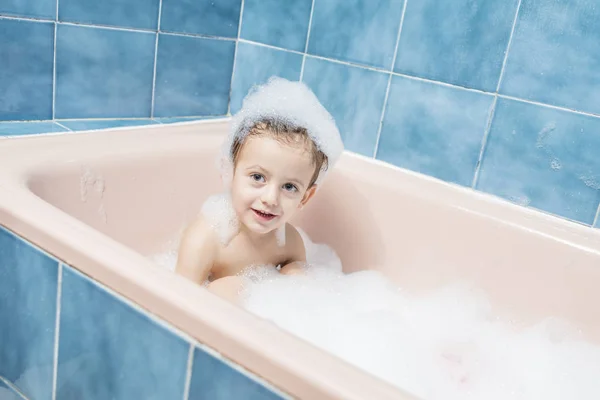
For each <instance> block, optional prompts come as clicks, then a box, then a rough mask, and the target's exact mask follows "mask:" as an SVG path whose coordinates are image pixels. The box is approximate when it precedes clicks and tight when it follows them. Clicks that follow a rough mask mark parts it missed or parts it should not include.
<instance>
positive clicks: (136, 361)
mask: <svg viewBox="0 0 600 400" xmlns="http://www.w3.org/2000/svg"><path fill="white" fill-rule="evenodd" d="M189 347H190V345H189V344H188V343H187V342H186V341H184V340H183V339H182V338H180V337H178V336H176V335H175V334H174V333H172V332H170V331H168V330H167V329H166V328H164V327H162V326H159V325H158V324H157V323H156V322H154V321H153V320H151V319H150V318H149V317H148V316H147V315H145V314H143V313H142V312H140V311H137V310H135V309H133V308H132V307H131V306H129V305H128V304H125V303H124V302H122V301H121V300H119V299H118V298H116V297H115V296H114V295H112V294H110V293H108V292H107V291H105V290H104V289H103V288H101V287H99V286H98V285H97V284H96V283H94V282H92V281H90V280H89V279H87V278H86V277H84V276H82V275H81V274H80V273H78V272H75V271H74V270H73V269H71V268H70V267H64V268H63V278H62V294H61V310H60V341H59V355H58V371H57V393H56V398H57V399H61V400H71V399H73V400H76V399H77V400H79V399H86V400H104V399H113V400H129V399H182V398H183V393H184V387H185V376H186V368H187V359H188V353H189Z"/></svg>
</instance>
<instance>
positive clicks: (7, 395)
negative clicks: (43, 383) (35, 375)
mask: <svg viewBox="0 0 600 400" xmlns="http://www.w3.org/2000/svg"><path fill="white" fill-rule="evenodd" d="M0 399H2V400H27V399H25V398H24V397H23V396H21V395H20V394H19V393H17V392H16V391H14V390H12V388H10V387H9V386H8V385H7V384H6V383H5V382H4V381H3V380H2V379H0Z"/></svg>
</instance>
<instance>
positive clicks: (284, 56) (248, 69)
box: [230, 42, 302, 114]
mask: <svg viewBox="0 0 600 400" xmlns="http://www.w3.org/2000/svg"><path fill="white" fill-rule="evenodd" d="M301 68H302V56H301V55H300V54H296V53H289V52H287V51H282V50H277V49H272V48H268V47H264V46H257V45H254V44H249V43H243V42H240V43H238V48H237V55H236V57H235V72H234V74H233V82H232V84H231V107H230V108H231V113H232V114H235V113H236V112H238V110H239V109H240V108H241V107H242V101H243V100H244V97H246V95H247V94H248V91H249V90H250V89H251V88H252V86H253V85H261V84H263V83H265V82H267V80H269V78H270V77H271V76H279V77H281V78H285V79H288V80H290V81H297V80H298V79H300V69H301Z"/></svg>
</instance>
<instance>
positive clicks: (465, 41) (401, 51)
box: [394, 0, 518, 92]
mask: <svg viewBox="0 0 600 400" xmlns="http://www.w3.org/2000/svg"><path fill="white" fill-rule="evenodd" d="M517 3H518V0H506V1H484V0H478V1H474V0H455V1H451V2H443V1H441V2H440V1H436V0H419V1H409V2H408V4H407V6H406V15H405V17H404V25H403V26H402V33H401V36H400V42H399V45H398V55H397V58H396V65H395V68H394V69H395V71H397V72H400V73H404V74H408V75H413V76H419V77H422V78H428V79H433V80H437V81H442V82H447V83H452V84H455V85H460V86H465V87H470V88H476V89H481V90H487V91H492V92H495V91H496V85H497V84H498V79H499V78H500V70H501V69H502V62H503V61H504V54H505V51H506V47H507V45H508V40H509V37H510V32H511V29H512V25H513V21H514V18H515V13H516V10H517Z"/></svg>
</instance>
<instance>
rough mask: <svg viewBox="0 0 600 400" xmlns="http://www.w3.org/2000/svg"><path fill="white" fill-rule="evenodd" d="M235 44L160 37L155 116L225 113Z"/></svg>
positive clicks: (187, 37) (198, 39)
mask: <svg viewBox="0 0 600 400" xmlns="http://www.w3.org/2000/svg"><path fill="white" fill-rule="evenodd" d="M234 53H235V42H234V41H230V40H216V39H204V38H197V37H189V36H173V35H164V34H161V35H160V38H159V40H158V57H157V61H156V63H157V66H156V89H155V90H156V92H155V96H154V97H155V99H154V102H155V103H154V116H155V117H183V116H187V115H190V116H194V115H223V114H226V113H227V104H228V102H229V90H230V87H231V86H230V85H231V72H232V70H233V56H234Z"/></svg>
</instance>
